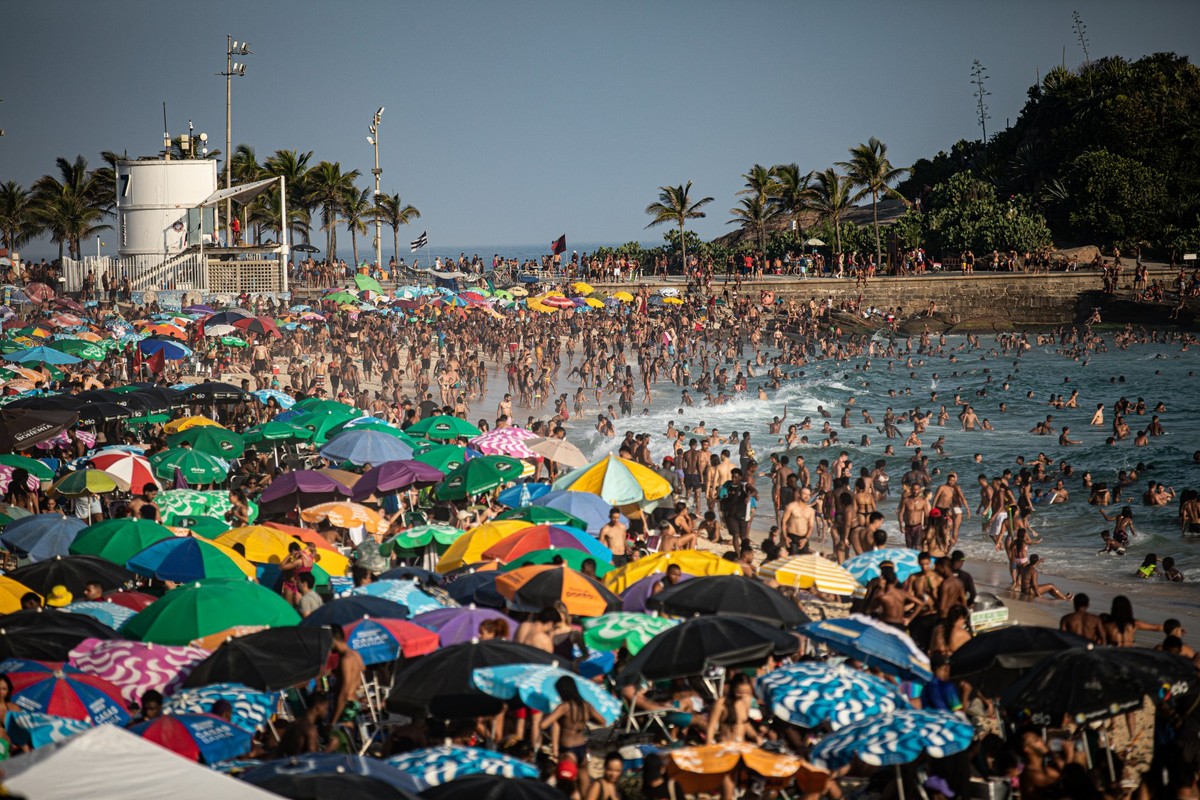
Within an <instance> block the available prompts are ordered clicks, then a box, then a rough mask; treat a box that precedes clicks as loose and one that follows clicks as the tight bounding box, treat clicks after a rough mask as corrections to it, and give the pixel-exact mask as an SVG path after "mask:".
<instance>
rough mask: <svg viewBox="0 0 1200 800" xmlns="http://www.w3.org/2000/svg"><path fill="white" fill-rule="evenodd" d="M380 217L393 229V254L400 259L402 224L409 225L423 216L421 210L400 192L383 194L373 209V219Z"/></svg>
mask: <svg viewBox="0 0 1200 800" xmlns="http://www.w3.org/2000/svg"><path fill="white" fill-rule="evenodd" d="M376 218H378V219H379V220H380V221H381V222H382V223H383V224H384V225H387V226H388V227H389V228H391V229H392V256H393V258H395V259H396V260H397V261H399V260H400V226H401V225H409V224H411V223H412V222H413V220H416V219H420V218H421V212H420V211H418V210H417V207H416V206H413V205H408V204H407V203H405V202H404V201H403V200H401V199H400V195H399V194H381V195H380V196H379V202H378V203H377V204H376V206H375V208H373V209H371V219H376Z"/></svg>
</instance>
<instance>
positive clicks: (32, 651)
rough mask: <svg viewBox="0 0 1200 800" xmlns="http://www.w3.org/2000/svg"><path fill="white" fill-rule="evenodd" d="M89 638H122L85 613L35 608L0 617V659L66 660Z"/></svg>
mask: <svg viewBox="0 0 1200 800" xmlns="http://www.w3.org/2000/svg"><path fill="white" fill-rule="evenodd" d="M89 638H90V639H104V640H107V639H120V638H121V637H120V636H119V635H118V634H117V632H116V631H114V630H113V629H112V628H110V627H108V626H107V625H105V624H104V623H103V622H100V621H99V620H97V619H95V618H93V617H89V616H87V615H86V614H71V613H68V612H66V611H55V610H53V609H45V610H43V609H37V610H33V611H17V612H16V613H13V614H6V615H4V616H3V617H0V658H28V659H32V660H34V661H66V660H67V659H68V658H69V657H70V654H71V651H72V650H74V649H75V648H76V647H78V646H79V643H80V642H82V641H83V640H84V639H89Z"/></svg>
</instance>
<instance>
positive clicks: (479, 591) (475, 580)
mask: <svg viewBox="0 0 1200 800" xmlns="http://www.w3.org/2000/svg"><path fill="white" fill-rule="evenodd" d="M502 574H503V573H500V572H494V571H488V572H472V573H469V574H465V575H461V576H459V577H457V578H455V579H454V580H452V581H450V582H449V583H447V584H446V585H445V589H446V593H447V594H449V595H450V596H451V597H453V598H454V599H455V600H457V601H458V602H459V603H460V604H461V605H470V604H472V603H474V604H475V605H477V606H481V607H483V608H504V606H505V600H504V595H502V594H500V592H499V591H497V589H496V578H498V577H500V575H502Z"/></svg>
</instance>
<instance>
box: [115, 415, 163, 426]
mask: <svg viewBox="0 0 1200 800" xmlns="http://www.w3.org/2000/svg"><path fill="white" fill-rule="evenodd" d="M170 420H171V415H170V414H146V415H145V416H144V417H129V418H128V419H123V420H121V422H122V423H123V424H124V425H125V427H126V428H136V427H137V426H139V425H161V424H162V423H164V422H169V421H170Z"/></svg>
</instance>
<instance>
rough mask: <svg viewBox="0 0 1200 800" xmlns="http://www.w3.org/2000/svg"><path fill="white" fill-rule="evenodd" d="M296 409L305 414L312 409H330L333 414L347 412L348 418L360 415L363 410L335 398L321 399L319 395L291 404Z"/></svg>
mask: <svg viewBox="0 0 1200 800" xmlns="http://www.w3.org/2000/svg"><path fill="white" fill-rule="evenodd" d="M292 408H294V409H295V410H296V411H303V412H304V413H306V414H309V413H312V412H313V411H331V412H333V413H334V414H349V415H350V418H351V419H353V418H355V417H361V416H362V415H363V412H362V410H361V409H359V408H356V407H354V406H352V405H349V404H348V403H339V402H338V401H337V400H329V399H324V400H322V399H321V398H319V397H306V398H305V399H303V400H300V401H298V402H297V403H296V405H294V406H292Z"/></svg>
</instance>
